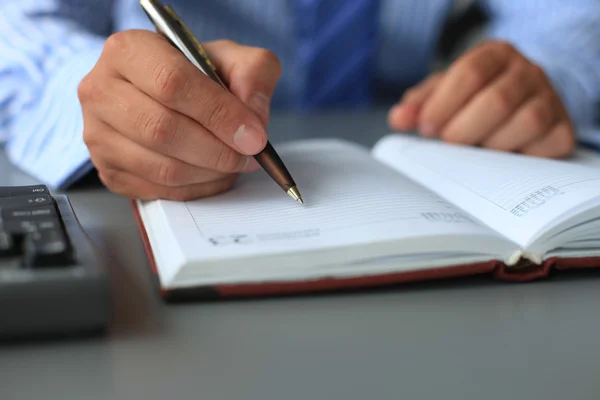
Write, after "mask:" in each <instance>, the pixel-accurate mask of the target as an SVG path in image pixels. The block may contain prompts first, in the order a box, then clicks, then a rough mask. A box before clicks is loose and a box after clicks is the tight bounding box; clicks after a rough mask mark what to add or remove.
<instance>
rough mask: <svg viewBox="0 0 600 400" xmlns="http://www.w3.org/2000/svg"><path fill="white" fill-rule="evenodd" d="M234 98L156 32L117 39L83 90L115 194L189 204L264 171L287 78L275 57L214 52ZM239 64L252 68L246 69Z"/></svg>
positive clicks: (105, 176)
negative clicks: (272, 118) (273, 106)
mask: <svg viewBox="0 0 600 400" xmlns="http://www.w3.org/2000/svg"><path fill="white" fill-rule="evenodd" d="M206 47H207V51H208V52H210V54H211V56H212V57H213V60H214V62H215V63H216V64H217V65H218V66H219V70H220V71H221V73H222V74H223V76H222V77H223V81H225V82H227V83H228V85H229V88H230V90H231V92H229V91H227V90H223V88H222V87H220V86H219V85H218V84H216V83H215V82H214V81H213V80H212V79H210V78H209V77H208V76H206V75H205V74H203V73H202V72H201V71H199V70H198V68H197V67H196V66H195V65H193V64H192V63H191V62H190V61H189V60H188V59H187V58H186V57H185V56H184V55H183V54H182V53H181V51H179V50H178V49H176V48H175V47H174V46H173V45H172V44H171V43H169V41H168V40H165V39H164V38H163V37H161V36H160V35H157V34H155V33H153V32H150V31H124V32H119V33H117V34H114V35H112V36H111V37H109V39H108V40H107V41H106V45H105V47H104V50H103V52H102V55H101V56H100V59H99V60H98V62H97V63H96V65H95V66H94V68H93V69H92V70H91V72H90V73H89V74H88V75H87V76H86V77H85V78H84V79H83V80H82V82H81V84H80V87H79V98H80V101H81V104H82V110H83V119H84V141H85V143H86V145H87V146H88V149H89V152H90V156H91V159H92V162H93V163H94V165H95V166H96V168H97V170H98V174H99V176H100V178H101V179H102V181H103V182H104V183H105V184H106V186H107V187H108V188H110V189H111V190H112V191H114V192H116V193H120V194H123V195H125V196H127V197H131V198H137V199H155V198H166V199H173V200H189V199H194V198H199V197H205V196H211V195H214V194H216V193H220V192H223V191H225V190H227V189H229V188H230V187H231V185H232V184H233V182H234V181H235V179H236V176H237V175H238V174H239V173H241V172H246V171H254V170H256V169H258V168H259V164H258V163H257V162H256V160H255V159H254V157H253V156H254V155H256V154H259V153H260V152H261V150H263V149H264V148H265V146H266V143H267V133H266V130H265V126H266V124H267V122H268V119H269V98H270V96H271V95H272V93H273V91H274V89H275V86H276V84H277V81H278V79H279V74H280V66H279V63H278V61H277V59H276V57H275V56H274V55H273V54H272V53H270V52H268V51H267V50H263V49H257V48H250V47H244V46H240V45H237V44H234V43H232V42H214V43H209V44H206ZM239 60H244V62H243V63H240V62H239Z"/></svg>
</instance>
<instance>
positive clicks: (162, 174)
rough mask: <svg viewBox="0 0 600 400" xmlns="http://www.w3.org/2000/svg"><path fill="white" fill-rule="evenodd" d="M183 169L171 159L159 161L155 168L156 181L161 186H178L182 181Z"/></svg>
mask: <svg viewBox="0 0 600 400" xmlns="http://www.w3.org/2000/svg"><path fill="white" fill-rule="evenodd" d="M182 176H183V169H182V168H181V166H180V165H178V164H177V163H175V162H174V161H173V160H172V159H168V158H167V159H165V160H163V161H161V162H160V164H159V166H158V169H157V170H156V179H157V183H159V184H161V185H163V186H179V185H180V183H181V182H182Z"/></svg>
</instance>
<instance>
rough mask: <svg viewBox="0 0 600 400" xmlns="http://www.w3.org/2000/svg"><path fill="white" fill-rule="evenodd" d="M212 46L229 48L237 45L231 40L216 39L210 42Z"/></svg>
mask: <svg viewBox="0 0 600 400" xmlns="http://www.w3.org/2000/svg"><path fill="white" fill-rule="evenodd" d="M212 45H213V46H223V47H231V46H237V45H238V44H237V43H236V42H234V41H233V40H231V39H217V40H214V41H212Z"/></svg>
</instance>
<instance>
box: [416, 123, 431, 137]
mask: <svg viewBox="0 0 600 400" xmlns="http://www.w3.org/2000/svg"><path fill="white" fill-rule="evenodd" d="M419 131H420V132H421V135H423V136H427V137H433V136H435V126H433V125H432V124H427V123H425V124H422V125H421V127H420V129H419Z"/></svg>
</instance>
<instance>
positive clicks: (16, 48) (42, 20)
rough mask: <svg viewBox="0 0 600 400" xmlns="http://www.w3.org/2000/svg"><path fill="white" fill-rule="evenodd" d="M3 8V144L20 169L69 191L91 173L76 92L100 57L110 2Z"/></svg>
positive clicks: (20, 2) (32, 0) (13, 1)
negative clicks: (86, 174) (81, 176)
mask: <svg viewBox="0 0 600 400" xmlns="http://www.w3.org/2000/svg"><path fill="white" fill-rule="evenodd" d="M1 8H2V10H1V12H0V54H1V55H2V56H1V57H0V141H2V142H4V147H5V150H6V154H7V155H8V157H9V159H10V160H11V162H13V163H14V164H15V165H17V166H18V167H20V168H22V169H23V170H24V171H26V172H27V173H29V174H30V175H32V176H34V177H35V178H37V179H39V180H40V181H42V182H44V183H45V184H47V185H49V186H51V187H53V188H58V189H62V188H65V187H66V186H68V185H69V184H70V183H72V182H73V181H74V180H76V179H77V178H78V177H79V176H80V175H82V174H84V173H85V172H87V171H89V170H90V169H91V168H92V165H91V163H90V161H89V154H88V151H87V148H86V146H85V144H84V143H83V135H82V132H83V118H82V113H81V106H80V104H79V100H78V97H77V87H78V85H79V82H80V81H81V79H82V78H83V77H84V76H85V75H86V74H87V73H88V72H89V71H90V70H91V69H92V67H93V66H94V64H95V63H96V61H97V60H98V58H99V57H100V53H101V51H102V48H103V46H104V40H105V38H106V35H107V34H108V33H109V32H110V23H111V15H112V5H111V2H110V1H93V0H86V1H53V0H45V1H44V0H6V1H3V2H2V6H1ZM84 27H85V28H84Z"/></svg>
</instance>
